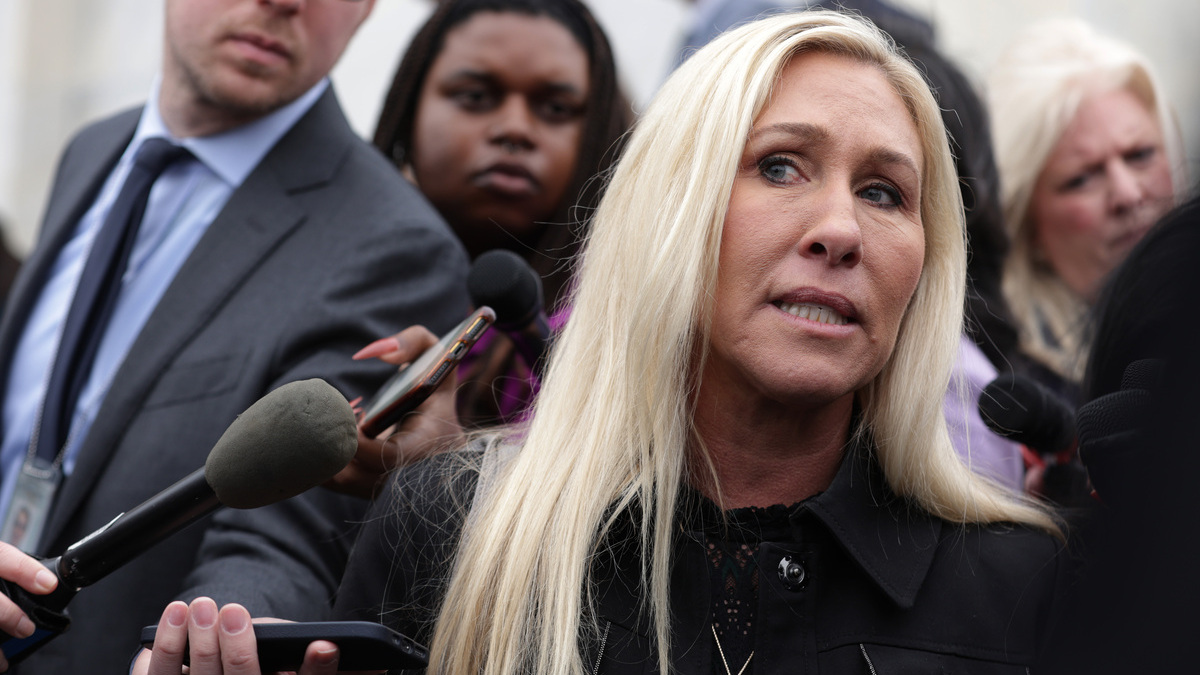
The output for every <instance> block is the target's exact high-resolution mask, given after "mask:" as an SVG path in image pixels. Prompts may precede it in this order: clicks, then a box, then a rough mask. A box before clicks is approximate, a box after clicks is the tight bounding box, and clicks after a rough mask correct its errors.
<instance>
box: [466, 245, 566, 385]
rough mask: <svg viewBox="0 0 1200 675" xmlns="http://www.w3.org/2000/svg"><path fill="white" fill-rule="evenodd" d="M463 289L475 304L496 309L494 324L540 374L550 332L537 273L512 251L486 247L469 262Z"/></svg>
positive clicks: (539, 278) (540, 282) (540, 279)
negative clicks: (465, 283)
mask: <svg viewBox="0 0 1200 675" xmlns="http://www.w3.org/2000/svg"><path fill="white" fill-rule="evenodd" d="M467 291H468V292H469V293H470V294H471V302H473V303H474V304H475V306H476V307H480V306H483V305H487V306H488V307H491V308H492V309H494V310H496V328H498V329H499V330H502V331H504V332H505V333H506V334H507V335H508V336H509V338H511V339H512V341H513V343H514V344H515V345H516V347H517V353H519V354H520V355H521V358H522V359H524V360H525V363H526V364H527V365H528V366H529V367H530V368H532V369H533V370H534V372H537V373H539V374H540V373H541V372H542V369H543V367H544V366H543V361H544V359H542V356H543V355H544V354H545V352H546V347H547V346H548V345H549V344H550V339H551V332H550V322H549V321H548V320H547V319H546V313H545V310H543V306H544V298H543V296H542V278H541V277H540V276H538V273H537V272H535V271H533V268H532V267H530V266H529V263H527V262H525V259H524V258H522V257H521V256H519V255H517V254H516V253H513V252H512V251H507V250H504V249H496V250H493V251H488V252H487V253H484V254H483V255H481V256H479V257H478V258H476V259H475V264H474V265H472V266H471V272H470V274H468V276H467Z"/></svg>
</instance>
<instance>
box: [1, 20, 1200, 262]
mask: <svg viewBox="0 0 1200 675" xmlns="http://www.w3.org/2000/svg"><path fill="white" fill-rule="evenodd" d="M587 1H588V2H589V3H590V5H591V6H592V8H593V10H594V11H595V12H596V14H597V16H598V17H599V19H600V21H601V22H602V23H603V24H604V26H605V28H606V29H607V31H608V33H609V36H610V38H611V40H612V42H613V45H614V49H615V50H616V53H617V54H616V55H617V61H618V65H619V66H620V68H621V71H622V74H623V78H624V81H625V86H626V88H627V90H628V91H629V93H630V95H631V96H632V98H633V100H634V101H635V102H636V103H637V104H638V105H643V104H644V103H645V102H646V101H648V100H649V98H650V97H651V96H652V95H653V93H654V90H655V88H656V87H657V86H658V84H659V83H660V82H661V81H662V80H663V78H664V77H665V76H666V72H667V69H668V68H669V67H670V65H671V64H672V63H673V62H674V59H675V57H676V51H677V48H678V44H679V41H680V40H681V39H682V34H683V31H684V26H685V25H686V22H687V18H688V11H689V10H690V5H689V4H688V3H686V2H684V0H587ZM895 1H896V2H897V3H898V4H901V5H904V6H907V7H908V8H910V9H913V10H915V11H917V12H919V13H921V14H923V15H925V16H928V17H929V18H930V19H931V20H932V21H933V22H934V23H935V24H936V25H937V31H938V39H939V42H940V44H941V46H942V47H943V48H944V49H945V50H946V52H947V53H949V54H950V55H951V56H952V57H954V58H955V59H956V60H957V61H958V62H959V63H960V65H961V66H962V67H963V69H964V70H965V71H966V72H967V73H968V74H969V75H971V76H972V77H973V78H975V79H976V81H982V74H983V73H984V72H985V70H986V69H987V67H988V65H989V64H990V63H991V62H992V61H993V60H994V59H995V58H996V57H997V56H998V55H999V53H1000V51H1001V50H1002V49H1003V48H1004V47H1005V46H1006V45H1007V44H1008V42H1009V40H1010V39H1011V38H1012V36H1013V35H1014V34H1015V33H1016V32H1017V31H1019V30H1020V29H1021V28H1022V27H1023V26H1024V25H1026V24H1027V23H1029V22H1030V21H1033V20H1036V19H1040V18H1044V17H1048V16H1058V15H1075V16H1080V17H1082V18H1084V19H1086V20H1088V21H1090V22H1092V23H1093V24H1095V25H1096V26H1097V27H1099V28H1100V29H1101V30H1103V31H1105V32H1108V33H1111V34H1113V35H1115V36H1117V37H1120V38H1122V39H1124V40H1127V41H1129V42H1131V43H1133V44H1134V45H1135V46H1137V47H1138V48H1139V49H1141V50H1142V51H1144V52H1145V53H1146V54H1147V55H1148V56H1149V57H1150V58H1151V59H1152V60H1153V61H1154V63H1155V64H1156V65H1157V66H1158V68H1159V72H1160V74H1161V76H1162V78H1163V80H1164V82H1165V84H1166V86H1167V88H1168V90H1169V91H1170V93H1171V95H1172V97H1173V98H1174V101H1175V103H1176V106H1177V109H1178V112H1179V114H1180V119H1181V122H1182V126H1183V129H1184V138H1185V141H1186V143H1187V145H1188V156H1189V159H1190V161H1191V164H1192V175H1193V176H1200V78H1196V77H1195V75H1194V64H1196V63H1200V41H1197V40H1196V39H1195V38H1196V28H1197V27H1200V3H1197V2H1195V1H1194V0H1145V1H1144V2H1140V3H1136V5H1134V4H1131V3H1129V2H1127V1H1124V2H1118V1H1117V0H895ZM1135 6H1136V7H1137V9H1134V7H1135ZM430 7H431V2H430V0H377V4H376V7H375V12H374V14H373V15H372V16H371V18H370V19H369V20H368V22H367V24H366V25H364V26H363V28H362V30H361V31H360V33H359V35H358V37H356V38H355V40H354V42H352V43H351V45H350V48H349V50H348V51H347V53H346V55H345V57H343V59H342V62H341V63H340V64H339V65H338V67H337V68H336V69H335V70H334V74H333V77H334V81H335V83H336V86H337V91H338V94H339V95H340V97H341V99H342V103H343V106H344V107H345V108H346V112H347V114H348V116H349V117H350V121H351V124H353V125H354V127H355V128H356V129H357V130H358V131H359V132H360V133H362V134H363V135H370V133H371V131H372V128H373V125H374V117H375V115H376V114H377V112H378V109H379V105H380V102H381V99H382V97H383V93H384V92H385V91H386V88H387V86H388V84H389V80H390V76H391V73H392V70H393V69H394V68H395V65H396V63H397V62H398V60H399V56H400V54H401V53H402V51H403V49H404V46H405V45H406V44H407V42H408V40H409V38H410V37H411V35H412V33H413V32H414V31H415V30H416V28H417V27H418V26H419V25H420V23H421V22H422V21H424V19H425V17H426V16H427V15H428V13H429V11H430ZM161 22H162V4H161V3H160V2H156V1H154V0H106V1H104V2H96V1H95V0H0V220H3V221H4V222H6V223H7V224H8V231H6V232H4V236H5V239H6V241H7V242H8V244H9V246H10V247H11V248H12V249H13V250H14V251H15V252H16V253H17V254H18V255H24V254H25V253H26V252H27V251H28V250H29V248H30V247H31V245H32V242H33V237H34V236H35V234H36V229H37V226H38V222H39V220H40V218H41V211H42V208H43V206H44V201H45V196H46V192H47V190H48V189H49V185H50V181H51V179H52V177H53V172H54V168H55V162H56V161H57V157H58V153H59V152H60V151H61V150H62V147H63V145H64V143H65V142H66V141H67V139H68V138H69V137H70V135H71V134H72V132H73V131H75V130H76V129H78V128H79V127H80V126H81V125H82V124H84V123H85V122H87V121H88V120H92V119H95V118H98V117H100V116H102V115H106V114H109V113H111V112H115V111H117V110H120V109H122V108H125V107H128V106H131V105H136V104H137V103H139V102H140V101H141V100H142V99H143V98H144V97H145V95H146V92H147V91H148V90H149V87H150V83H151V79H152V78H153V76H154V73H155V71H156V70H157V68H158V63H159V59H160V55H159V50H160V24H161Z"/></svg>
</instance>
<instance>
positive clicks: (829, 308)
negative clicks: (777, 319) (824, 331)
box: [771, 288, 858, 326]
mask: <svg viewBox="0 0 1200 675" xmlns="http://www.w3.org/2000/svg"><path fill="white" fill-rule="evenodd" d="M771 304H773V305H775V306H776V307H778V308H779V309H780V310H782V311H784V312H787V313H788V314H790V315H792V316H795V317H798V318H801V319H808V320H809V321H815V322H817V323H822V324H826V325H832V326H845V325H847V324H852V323H856V322H857V321H858V310H857V309H856V308H855V307H854V303H852V302H850V301H849V300H848V299H846V298H845V297H843V296H841V295H838V294H836V293H829V292H826V291H822V290H820V289H816V288H802V289H799V290H796V291H792V292H790V293H788V294H786V295H785V296H783V297H781V298H777V299H775V300H773V301H772V302H771Z"/></svg>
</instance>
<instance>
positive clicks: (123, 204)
mask: <svg viewBox="0 0 1200 675" xmlns="http://www.w3.org/2000/svg"><path fill="white" fill-rule="evenodd" d="M190 154H191V153H189V152H188V151H187V150H186V149H185V148H182V147H180V146H178V145H174V144H172V143H170V142H168V141H166V140H164V139H162V138H151V139H148V140H146V141H145V142H143V143H142V147H141V148H139V149H138V154H137V158H136V159H135V160H134V163H133V168H132V169H131V170H130V172H129V176H128V177H127V178H126V179H125V185H124V186H122V188H121V192H120V194H118V195H117V200H116V201H115V202H113V206H112V209H111V210H110V211H109V212H108V217H107V218H106V219H105V220H104V224H103V225H102V226H101V227H100V231H99V232H98V233H97V234H96V240H95V242H94V243H93V244H92V250H91V252H90V253H88V258H87V262H86V263H85V264H84V267H83V274H82V275H81V276H80V277H79V286H78V288H77V289H76V290H75V297H74V299H73V300H72V301H71V308H70V310H69V311H68V312H67V320H66V324H65V325H64V326H63V333H62V341H61V342H60V343H59V346H58V355H57V356H56V357H55V359H54V367H53V369H52V370H51V373H50V382H49V384H48V385H47V387H46V399H45V403H44V404H43V408H42V417H41V426H40V428H39V431H38V442H37V446H38V447H37V455H38V457H40V458H42V459H43V460H45V461H47V462H49V461H52V460H53V459H54V457H55V456H56V455H57V454H58V452H59V449H60V448H62V446H63V444H64V443H65V442H66V440H67V433H68V431H69V430H70V426H71V417H72V415H73V413H74V410H75V404H76V402H77V401H78V400H79V393H80V391H81V390H82V389H83V384H84V382H86V381H87V378H88V374H89V373H90V372H91V370H92V362H93V361H94V360H95V358H96V351H97V350H98V348H99V346H100V338H101V337H103V335H104V328H105V327H106V326H107V325H108V320H109V317H111V316H112V311H113V308H114V307H115V306H116V304H117V296H118V295H119V294H120V292H121V278H122V277H123V276H124V274H125V267H126V265H127V264H128V263H129V253H130V251H132V250H133V242H134V241H136V240H137V232H138V228H139V227H140V226H141V223H142V214H144V213H145V212H146V201H147V200H148V199H149V197H150V188H151V187H152V186H153V185H154V181H156V180H157V179H158V177H159V175H161V174H162V172H163V171H164V170H165V169H166V168H167V166H169V165H170V164H171V163H172V162H175V161H177V160H179V159H181V158H183V157H185V156H189V155H190Z"/></svg>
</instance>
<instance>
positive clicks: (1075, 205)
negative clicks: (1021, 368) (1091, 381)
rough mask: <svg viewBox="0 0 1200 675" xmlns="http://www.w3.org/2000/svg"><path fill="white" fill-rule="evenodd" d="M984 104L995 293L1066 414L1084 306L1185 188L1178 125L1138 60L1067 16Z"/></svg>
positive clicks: (993, 76)
mask: <svg viewBox="0 0 1200 675" xmlns="http://www.w3.org/2000/svg"><path fill="white" fill-rule="evenodd" d="M987 99H988V106H989V108H990V114H991V119H992V131H993V139H994V145H995V149H996V158H997V164H998V165H999V168H1000V176H1001V189H1002V191H1003V204H1004V211H1005V221H1006V224H1007V227H1008V231H1009V234H1010V236H1011V238H1012V248H1011V250H1010V252H1009V257H1008V260H1007V262H1006V264H1005V270H1004V293H1005V296H1006V297H1007V299H1008V303H1009V306H1010V307H1011V308H1012V311H1013V314H1014V315H1015V317H1016V320H1017V323H1018V326H1019V329H1020V340H1021V348H1022V350H1023V351H1024V352H1025V354H1027V355H1028V356H1029V357H1030V359H1031V360H1032V361H1033V362H1034V364H1035V366H1036V367H1037V368H1038V369H1040V373H1039V377H1040V379H1041V380H1042V382H1043V383H1044V384H1047V385H1048V386H1049V387H1050V388H1051V389H1053V390H1055V391H1056V392H1057V393H1058V394H1060V395H1061V396H1062V397H1063V398H1064V399H1065V400H1067V402H1069V403H1070V404H1072V405H1075V404H1078V386H1079V380H1080V378H1081V376H1082V374H1083V370H1082V369H1083V364H1084V362H1085V361H1086V359H1087V346H1088V342H1089V339H1088V337H1087V329H1086V314H1087V310H1088V308H1089V307H1090V306H1091V305H1092V304H1093V303H1094V302H1095V300H1096V296H1097V294H1098V293H1099V291H1100V288H1101V285H1102V283H1103V281H1104V279H1105V278H1106V277H1107V276H1108V274H1109V272H1111V271H1112V270H1113V269H1114V268H1116V266H1117V265H1118V264H1119V263H1120V262H1121V261H1122V260H1124V258H1125V256H1126V255H1127V254H1128V253H1129V250H1130V249H1131V248H1132V247H1133V245H1134V244H1136V243H1137V242H1138V241H1139V240H1140V239H1141V238H1142V236H1143V235H1145V233H1146V231H1147V230H1148V229H1149V228H1150V226H1151V225H1153V224H1154V222H1155V221H1157V220H1158V218H1159V217H1160V216H1161V215H1163V214H1164V213H1165V212H1166V211H1167V210H1168V209H1169V208H1171V206H1172V205H1173V204H1174V203H1175V201H1176V197H1177V196H1178V195H1181V194H1183V192H1184V190H1185V189H1186V185H1187V177H1186V175H1185V173H1186V172H1185V165H1184V162H1183V157H1182V140H1181V137H1180V133H1179V128H1178V125H1177V124H1176V122H1175V119H1174V115H1173V113H1172V111H1171V107H1170V104H1169V102H1168V100H1167V98H1166V96H1165V95H1164V93H1163V90H1162V87H1161V86H1160V85H1159V83H1158V79H1157V77H1156V76H1155V74H1154V71H1153V69H1152V67H1151V65H1150V63H1149V62H1148V61H1147V59H1146V57H1145V56H1143V55H1142V54H1139V53H1138V52H1136V51H1135V50H1134V49H1132V48H1131V47H1130V46H1129V45H1126V44H1124V43H1122V42H1119V41H1117V40H1114V39H1112V38H1109V37H1106V36H1104V35H1100V34H1099V33H1097V32H1096V31H1094V30H1093V29H1092V28H1090V27H1089V26H1088V25H1086V24H1084V23H1083V22H1081V21H1079V20H1075V19H1056V20H1051V21H1046V22H1043V23H1040V24H1038V25H1035V26H1033V27H1031V28H1030V29H1029V30H1027V31H1026V32H1025V33H1023V34H1022V35H1021V36H1020V37H1019V38H1018V39H1017V40H1016V41H1014V43H1013V44H1012V45H1011V46H1010V48H1009V49H1008V50H1007V51H1006V52H1005V54H1004V55H1003V56H1002V57H1001V58H1000V60H999V61H998V62H997V64H996V65H995V67H994V68H993V70H992V72H991V73H990V75H989V78H988V83H987Z"/></svg>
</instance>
